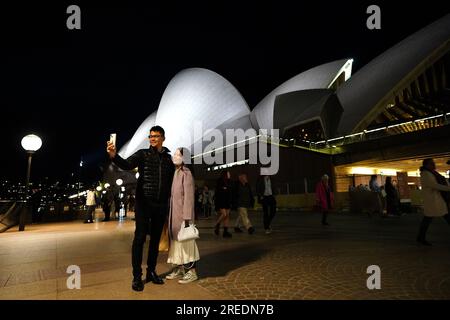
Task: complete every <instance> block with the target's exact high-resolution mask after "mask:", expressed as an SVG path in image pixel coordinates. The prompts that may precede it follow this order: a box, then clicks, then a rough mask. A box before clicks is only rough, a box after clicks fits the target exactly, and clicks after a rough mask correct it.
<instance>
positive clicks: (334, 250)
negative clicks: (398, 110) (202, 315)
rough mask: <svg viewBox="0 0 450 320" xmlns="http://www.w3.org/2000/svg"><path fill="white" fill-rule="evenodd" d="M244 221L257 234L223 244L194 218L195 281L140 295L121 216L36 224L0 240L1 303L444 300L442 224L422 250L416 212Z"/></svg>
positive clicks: (446, 272) (449, 251) (129, 224)
mask: <svg viewBox="0 0 450 320" xmlns="http://www.w3.org/2000/svg"><path fill="white" fill-rule="evenodd" d="M99 216H100V218H101V215H99ZM232 217H233V220H234V218H235V217H236V214H235V213H233V214H232ZM250 218H251V220H252V221H253V223H254V225H255V227H256V233H255V234H253V235H248V234H246V233H242V234H236V233H233V238H232V239H224V238H222V237H216V236H215V235H214V234H213V225H214V218H213V219H209V220H199V221H198V225H199V229H200V233H201V239H200V240H199V241H198V246H199V250H200V255H201V261H200V263H199V265H198V273H199V276H200V280H199V281H196V282H193V283H191V284H187V285H180V284H178V283H177V282H175V281H173V280H172V281H170V280H167V281H166V284H165V285H163V286H157V285H154V284H151V283H150V284H147V285H146V286H145V290H144V291H143V292H134V291H132V290H131V242H132V238H133V231H134V221H133V220H131V219H130V218H128V220H126V221H124V222H118V221H110V222H96V223H93V224H83V223H81V221H73V222H64V223H47V224H36V225H31V226H27V229H26V231H25V232H18V228H17V227H16V228H13V229H10V230H8V231H7V232H5V233H3V234H0V299H52V300H53V299H87V300H93V299H164V300H166V299H167V300H197V299H200V300H210V299H218V300H221V299H231V300H233V299H257V300H259V299H283V300H284V299H288V300H291V299H327V300H328V299H337V300H341V299H449V298H450V227H449V226H448V225H447V224H446V223H445V221H444V220H442V219H436V220H435V221H433V223H432V225H431V227H430V230H429V236H428V240H429V241H430V242H432V243H433V246H432V247H423V246H419V245H417V244H416V242H415V236H416V231H417V229H418V225H419V223H420V219H421V215H419V214H409V215H405V216H403V217H401V218H386V219H382V218H381V217H373V218H371V219H370V218H368V217H367V216H363V215H349V214H333V215H330V219H329V222H330V224H331V225H330V226H328V227H323V226H321V224H320V214H318V213H311V212H295V211H290V212H287V211H286V212H278V214H277V216H276V217H275V220H274V223H273V229H274V232H273V233H272V234H269V235H266V234H265V233H264V232H263V230H262V219H261V212H252V213H251V214H250ZM147 246H148V243H147ZM166 259H167V253H165V252H164V253H161V254H160V256H159V260H158V266H157V271H158V273H165V274H166V273H168V272H169V271H170V266H169V265H167V264H166V263H165V261H166ZM144 261H146V255H145V256H144ZM69 265H77V266H79V267H80V269H81V289H79V290H77V289H72V290H70V289H68V288H67V285H66V281H67V278H68V277H69V274H67V273H66V270H67V267H68V266H69ZM370 265H378V266H379V267H380V269H381V289H380V290H369V289H368V288H367V286H366V282H367V278H368V277H369V276H370V275H369V274H367V267H368V266H370Z"/></svg>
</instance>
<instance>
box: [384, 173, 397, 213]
mask: <svg viewBox="0 0 450 320" xmlns="http://www.w3.org/2000/svg"><path fill="white" fill-rule="evenodd" d="M384 190H385V192H386V212H387V214H388V215H394V216H399V215H400V212H399V208H398V203H399V199H398V198H399V197H398V192H397V189H396V188H395V186H394V184H393V183H392V177H386V182H385V184H384Z"/></svg>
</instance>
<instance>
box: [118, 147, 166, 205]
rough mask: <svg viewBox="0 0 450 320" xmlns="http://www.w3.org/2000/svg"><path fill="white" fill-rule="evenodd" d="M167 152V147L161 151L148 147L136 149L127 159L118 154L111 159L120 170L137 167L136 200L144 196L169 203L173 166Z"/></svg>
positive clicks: (154, 200) (158, 201)
mask: <svg viewBox="0 0 450 320" xmlns="http://www.w3.org/2000/svg"><path fill="white" fill-rule="evenodd" d="M169 152H170V151H169V149H167V148H165V147H163V149H162V150H161V152H158V150H157V149H156V148H153V147H150V148H148V149H141V150H138V151H136V152H135V153H134V154H133V155H131V156H130V157H128V158H127V159H123V158H122V157H121V156H119V155H118V154H117V155H116V156H115V157H114V158H113V159H112V161H113V162H114V163H115V164H116V165H117V166H118V167H119V168H121V169H122V170H132V169H134V168H136V167H138V170H139V178H138V181H137V188H136V200H137V201H138V200H141V199H144V198H145V199H148V200H151V201H153V202H156V203H161V204H168V203H169V202H168V200H169V198H170V191H171V187H172V180H173V174H174V172H175V166H174V164H173V162H172V158H171V156H170V154H169Z"/></svg>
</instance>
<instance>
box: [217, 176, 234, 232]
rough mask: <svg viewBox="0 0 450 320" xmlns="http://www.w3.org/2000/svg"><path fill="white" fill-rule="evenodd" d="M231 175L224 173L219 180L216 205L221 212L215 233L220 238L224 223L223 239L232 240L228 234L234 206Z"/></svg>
mask: <svg viewBox="0 0 450 320" xmlns="http://www.w3.org/2000/svg"><path fill="white" fill-rule="evenodd" d="M230 178H231V174H230V172H229V171H226V170H224V171H222V175H221V177H220V178H219V179H218V180H217V187H216V194H215V196H216V197H215V205H216V208H217V209H218V211H219V218H218V219H217V222H216V226H215V227H214V233H215V234H216V235H217V236H218V235H219V233H220V224H221V223H222V222H223V237H224V238H231V237H232V235H231V233H229V232H228V225H229V223H230V210H231V205H232V200H233V199H232V197H233V190H232V187H233V186H232V184H231V179H230Z"/></svg>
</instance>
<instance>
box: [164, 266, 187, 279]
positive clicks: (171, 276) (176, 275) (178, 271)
mask: <svg viewBox="0 0 450 320" xmlns="http://www.w3.org/2000/svg"><path fill="white" fill-rule="evenodd" d="M183 276H184V272H183V269H182V268H175V269H174V270H173V271H172V273H170V274H168V275H167V276H166V279H167V280H173V279H178V278H183Z"/></svg>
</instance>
